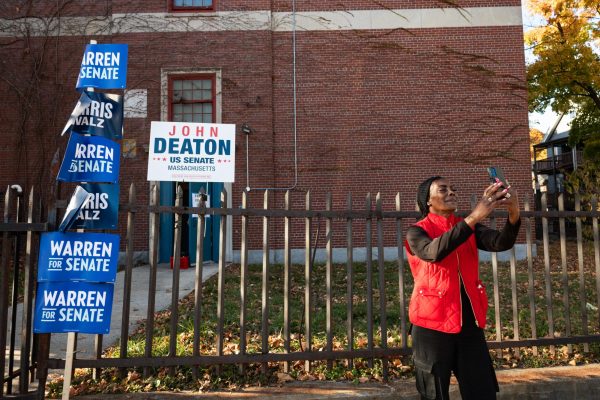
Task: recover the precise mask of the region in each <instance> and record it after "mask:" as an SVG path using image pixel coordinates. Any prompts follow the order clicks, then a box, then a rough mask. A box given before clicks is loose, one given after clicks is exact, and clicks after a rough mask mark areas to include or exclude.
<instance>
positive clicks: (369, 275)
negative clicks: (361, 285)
mask: <svg viewBox="0 0 600 400" xmlns="http://www.w3.org/2000/svg"><path fill="white" fill-rule="evenodd" d="M365 210H366V212H367V217H366V219H365V248H366V250H367V259H366V260H365V261H366V265H367V295H366V297H367V349H368V350H369V352H372V351H373V244H372V243H373V234H372V231H371V224H372V220H371V218H372V217H371V193H367V197H366V200H365ZM367 362H368V364H369V368H373V358H369V359H368V361H367Z"/></svg>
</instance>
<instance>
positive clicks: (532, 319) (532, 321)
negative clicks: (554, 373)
mask: <svg viewBox="0 0 600 400" xmlns="http://www.w3.org/2000/svg"><path fill="white" fill-rule="evenodd" d="M524 203H525V204H524V207H525V211H527V212H528V211H529V196H525V201H524ZM534 223H535V219H534ZM525 240H526V241H527V276H528V283H529V286H528V288H527V292H528V294H529V314H530V324H531V338H532V339H537V326H536V320H535V281H534V276H533V251H532V239H531V218H530V217H526V218H525ZM532 351H533V355H534V356H537V355H538V348H537V346H533V348H532Z"/></svg>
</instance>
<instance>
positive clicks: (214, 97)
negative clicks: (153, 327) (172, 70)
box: [167, 73, 217, 124]
mask: <svg viewBox="0 0 600 400" xmlns="http://www.w3.org/2000/svg"><path fill="white" fill-rule="evenodd" d="M193 80H210V81H211V95H210V97H211V99H210V101H208V100H189V101H186V102H185V103H183V104H207V103H210V104H212V113H211V119H212V122H210V123H211V124H216V123H217V122H216V121H217V120H216V116H217V90H216V89H217V88H216V83H217V82H216V81H217V76H216V74H211V73H207V74H202V73H200V74H173V75H171V74H170V75H169V76H168V83H167V85H168V90H167V93H168V96H169V98H168V103H167V104H168V106H167V118H168V120H169V121H173V115H174V113H173V92H174V89H173V86H174V85H173V83H174V82H175V81H193ZM183 122H190V123H192V121H183ZM194 123H196V122H194ZM204 123H206V122H204Z"/></svg>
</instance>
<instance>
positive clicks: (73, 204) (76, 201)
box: [58, 186, 90, 232]
mask: <svg viewBox="0 0 600 400" xmlns="http://www.w3.org/2000/svg"><path fill="white" fill-rule="evenodd" d="M89 200H90V197H89V193H88V191H87V190H85V189H84V188H83V187H81V186H77V187H76V188H75V192H74V193H73V196H71V200H70V201H69V205H67V209H66V210H65V215H64V217H63V219H62V221H61V222H60V225H59V226H58V230H59V231H61V232H64V231H66V230H67V229H69V228H70V227H71V225H73V222H75V218H76V216H77V214H78V213H79V209H81V207H83V206H84V205H85V204H87V202H88V201H89Z"/></svg>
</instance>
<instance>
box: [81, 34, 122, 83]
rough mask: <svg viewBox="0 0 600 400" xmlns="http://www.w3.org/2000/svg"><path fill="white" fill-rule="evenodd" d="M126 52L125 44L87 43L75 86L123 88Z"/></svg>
mask: <svg viewBox="0 0 600 400" xmlns="http://www.w3.org/2000/svg"><path fill="white" fill-rule="evenodd" d="M127 52H128V46H127V45H126V44H88V45H87V46H86V48H85V52H84V53H83V59H82V60H81V69H80V70H79V78H78V79H77V86H76V88H77V89H81V88H86V87H93V88H98V89H125V88H126V87H127Z"/></svg>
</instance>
